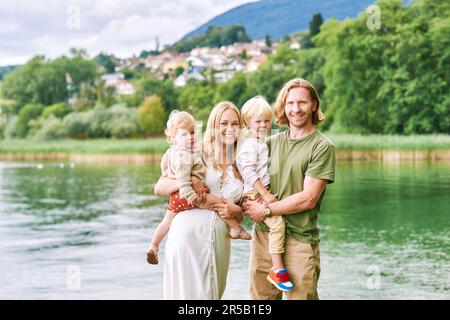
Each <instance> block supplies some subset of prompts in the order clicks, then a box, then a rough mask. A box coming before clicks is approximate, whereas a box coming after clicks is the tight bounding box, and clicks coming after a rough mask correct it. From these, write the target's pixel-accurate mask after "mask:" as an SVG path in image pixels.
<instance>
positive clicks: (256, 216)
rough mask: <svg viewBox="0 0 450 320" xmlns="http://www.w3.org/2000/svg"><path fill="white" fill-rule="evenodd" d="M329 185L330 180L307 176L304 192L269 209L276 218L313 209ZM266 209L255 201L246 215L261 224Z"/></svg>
mask: <svg viewBox="0 0 450 320" xmlns="http://www.w3.org/2000/svg"><path fill="white" fill-rule="evenodd" d="M327 183H328V180H323V179H317V178H311V177H308V176H306V177H305V180H304V181H303V191H301V192H297V193H295V194H293V195H291V196H289V197H287V198H285V199H283V200H281V201H277V202H273V203H270V204H269V205H268V207H269V209H270V211H271V212H272V215H274V216H281V215H287V214H293V213H297V212H303V211H306V210H309V209H313V208H314V207H315V206H316V204H317V201H318V200H319V198H320V195H321V194H322V192H323V190H325V187H326V185H327ZM264 209H265V206H264V205H262V204H260V203H258V202H256V201H253V202H250V205H249V208H248V210H247V211H246V214H247V215H248V216H249V217H250V218H251V219H252V220H253V221H255V222H261V221H263V220H264V218H265V215H264Z"/></svg>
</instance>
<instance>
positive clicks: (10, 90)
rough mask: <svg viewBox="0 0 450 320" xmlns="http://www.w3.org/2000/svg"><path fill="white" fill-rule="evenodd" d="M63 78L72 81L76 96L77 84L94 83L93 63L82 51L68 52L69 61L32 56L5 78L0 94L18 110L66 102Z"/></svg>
mask: <svg viewBox="0 0 450 320" xmlns="http://www.w3.org/2000/svg"><path fill="white" fill-rule="evenodd" d="M67 74H69V75H70V77H71V78H72V84H73V86H74V87H75V92H76V93H77V92H78V91H79V89H80V86H81V84H88V85H92V84H93V83H94V80H95V78H96V77H97V67H96V63H95V61H92V60H88V59H86V57H85V52H84V51H82V50H71V55H70V56H69V57H66V56H62V57H59V58H57V59H55V60H47V59H45V57H44V56H36V57H34V58H32V59H31V60H30V61H28V62H27V63H26V64H25V65H24V66H22V67H20V68H18V69H16V70H14V71H13V72H11V73H9V74H7V75H6V76H5V80H4V82H3V85H2V91H3V94H4V96H5V97H7V98H9V99H13V100H16V101H17V103H18V104H19V105H20V106H23V105H25V104H27V103H37V104H43V105H51V104H54V103H58V102H65V101H67V99H68V90H67V84H66V75H67Z"/></svg>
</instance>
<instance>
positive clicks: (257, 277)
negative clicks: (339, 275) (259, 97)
mask: <svg viewBox="0 0 450 320" xmlns="http://www.w3.org/2000/svg"><path fill="white" fill-rule="evenodd" d="M275 117H276V123H277V124H278V125H283V126H287V127H288V130H286V131H284V132H281V133H278V134H276V135H273V136H271V137H270V138H269V139H268V146H269V150H270V160H269V167H270V188H271V193H272V194H278V197H277V198H278V201H277V202H273V203H270V204H267V203H265V204H261V203H258V202H254V201H248V202H246V203H244V204H243V207H244V208H245V209H246V213H247V214H248V215H249V216H250V218H251V219H252V220H254V221H255V222H261V221H262V220H264V218H265V217H267V216H277V215H281V216H283V218H284V220H285V222H286V241H285V251H284V256H283V257H284V263H285V266H286V269H287V270H288V272H289V274H290V276H291V281H292V282H293V283H294V285H295V289H294V290H292V291H288V292H286V295H287V298H288V299H319V296H318V293H317V282H318V280H319V274H320V251H319V228H318V226H317V218H318V214H319V210H320V204H321V202H322V199H323V196H324V193H325V188H326V186H327V184H328V183H332V182H334V179H335V163H336V155H335V147H334V145H333V143H332V142H331V141H330V140H329V139H328V138H326V137H325V136H324V135H323V134H322V133H320V132H319V131H318V130H317V129H316V125H317V124H319V123H320V122H322V121H323V114H322V112H321V111H320V98H319V96H318V94H317V92H316V90H315V89H314V87H313V86H312V85H311V84H310V83H309V82H308V81H306V80H304V79H292V80H290V81H289V82H288V83H286V84H285V86H284V87H283V88H282V89H281V91H280V93H279V95H278V98H277V101H276V103H275ZM267 231H268V228H267V226H266V225H265V224H264V223H258V224H257V225H256V227H255V230H254V231H253V239H252V242H251V256H250V265H249V271H250V286H251V288H250V296H251V298H252V299H281V297H282V292H281V291H279V290H278V289H276V288H275V287H274V286H272V284H271V283H270V282H269V281H268V280H267V279H266V278H267V275H268V273H269V272H270V268H271V265H272V262H271V258H270V255H269V249H268V232H267ZM285 277H286V275H285V274H284V275H283V276H281V278H282V279H281V280H284V281H285V280H286V279H285Z"/></svg>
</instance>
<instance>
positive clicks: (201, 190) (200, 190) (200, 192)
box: [192, 177, 206, 202]
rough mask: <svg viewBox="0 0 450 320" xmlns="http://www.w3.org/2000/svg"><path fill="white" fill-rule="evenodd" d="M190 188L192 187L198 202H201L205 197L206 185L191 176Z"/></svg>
mask: <svg viewBox="0 0 450 320" xmlns="http://www.w3.org/2000/svg"><path fill="white" fill-rule="evenodd" d="M192 189H194V191H195V193H196V194H197V197H198V199H199V200H198V201H199V202H202V201H203V200H204V199H205V198H206V187H205V184H204V183H203V181H201V180H200V179H198V178H196V177H192Z"/></svg>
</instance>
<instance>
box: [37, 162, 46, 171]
mask: <svg viewBox="0 0 450 320" xmlns="http://www.w3.org/2000/svg"><path fill="white" fill-rule="evenodd" d="M36 168H38V169H39V170H40V169H44V165H43V164H42V163H39V164H38V165H37V166H36Z"/></svg>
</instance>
